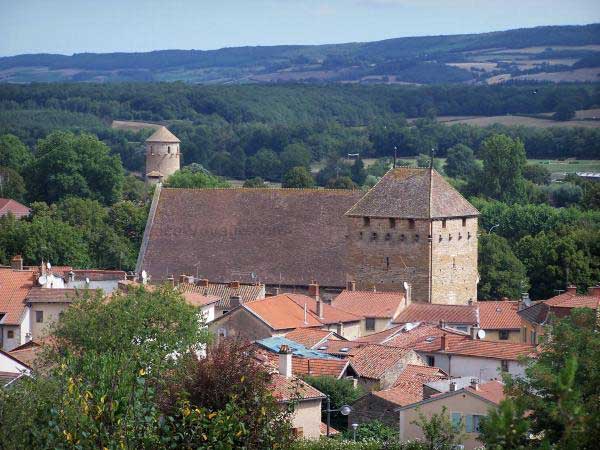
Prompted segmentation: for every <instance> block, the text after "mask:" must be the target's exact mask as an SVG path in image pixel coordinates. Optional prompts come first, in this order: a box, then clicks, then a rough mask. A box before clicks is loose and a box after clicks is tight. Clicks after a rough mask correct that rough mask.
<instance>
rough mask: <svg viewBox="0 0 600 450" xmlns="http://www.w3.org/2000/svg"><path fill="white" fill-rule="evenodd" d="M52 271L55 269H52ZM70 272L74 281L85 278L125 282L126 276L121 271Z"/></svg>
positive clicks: (85, 270) (84, 270) (83, 270)
mask: <svg viewBox="0 0 600 450" xmlns="http://www.w3.org/2000/svg"><path fill="white" fill-rule="evenodd" d="M53 270H55V269H54V268H53ZM72 272H73V273H74V274H75V279H76V280H85V279H86V278H87V279H89V280H90V281H112V280H125V277H126V275H127V274H126V273H125V272H124V271H122V270H101V269H73V270H72ZM64 275H68V272H66V273H64Z"/></svg>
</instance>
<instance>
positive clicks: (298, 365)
mask: <svg viewBox="0 0 600 450" xmlns="http://www.w3.org/2000/svg"><path fill="white" fill-rule="evenodd" d="M264 354H265V355H266V356H267V358H268V359H269V361H270V362H271V363H272V364H273V365H274V366H277V364H278V361H279V354H277V353H273V352H264ZM347 366H348V360H347V359H341V358H339V359H338V358H331V359H323V358H300V357H297V356H292V373H293V374H294V375H311V376H315V377H316V376H320V375H328V376H331V377H335V378H340V377H341V376H342V375H343V374H344V372H345V369H346V367H347Z"/></svg>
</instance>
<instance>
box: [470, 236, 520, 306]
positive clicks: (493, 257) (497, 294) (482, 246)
mask: <svg viewBox="0 0 600 450" xmlns="http://www.w3.org/2000/svg"><path fill="white" fill-rule="evenodd" d="M479 274H480V277H481V279H480V280H479V285H478V288H477V295H478V297H479V298H480V299H482V300H491V299H499V298H502V297H508V298H519V297H520V295H521V293H522V292H523V291H524V290H525V289H526V288H527V283H528V280H527V274H526V272H525V267H524V266H523V263H521V261H519V259H518V258H517V257H516V256H515V254H514V253H513V251H512V249H511V248H510V245H509V244H508V241H507V240H506V239H504V238H503V237H501V236H498V235H496V234H484V235H482V236H481V237H480V239H479Z"/></svg>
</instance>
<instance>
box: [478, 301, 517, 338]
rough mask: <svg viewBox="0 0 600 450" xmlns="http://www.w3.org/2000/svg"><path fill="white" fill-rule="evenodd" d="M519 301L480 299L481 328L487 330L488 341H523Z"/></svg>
mask: <svg viewBox="0 0 600 450" xmlns="http://www.w3.org/2000/svg"><path fill="white" fill-rule="evenodd" d="M519 303H520V302H518V301H510V300H501V301H492V300H486V301H480V302H477V309H478V311H479V325H478V326H479V328H481V329H482V330H483V331H484V332H485V336H484V338H483V339H485V340H487V341H508V342H521V318H520V317H519V314H518V312H519Z"/></svg>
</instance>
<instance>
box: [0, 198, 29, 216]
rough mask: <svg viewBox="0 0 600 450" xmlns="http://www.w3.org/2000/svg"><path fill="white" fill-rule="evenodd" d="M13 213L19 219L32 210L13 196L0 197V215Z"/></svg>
mask: <svg viewBox="0 0 600 450" xmlns="http://www.w3.org/2000/svg"><path fill="white" fill-rule="evenodd" d="M8 213H11V214H12V215H13V216H15V217H16V218H17V219H20V218H21V217H26V216H28V215H29V213H31V210H30V209H29V208H28V207H27V206H25V205H23V204H21V203H19V202H18V201H16V200H13V199H12V198H0V217H2V216H5V215H7V214H8Z"/></svg>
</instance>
